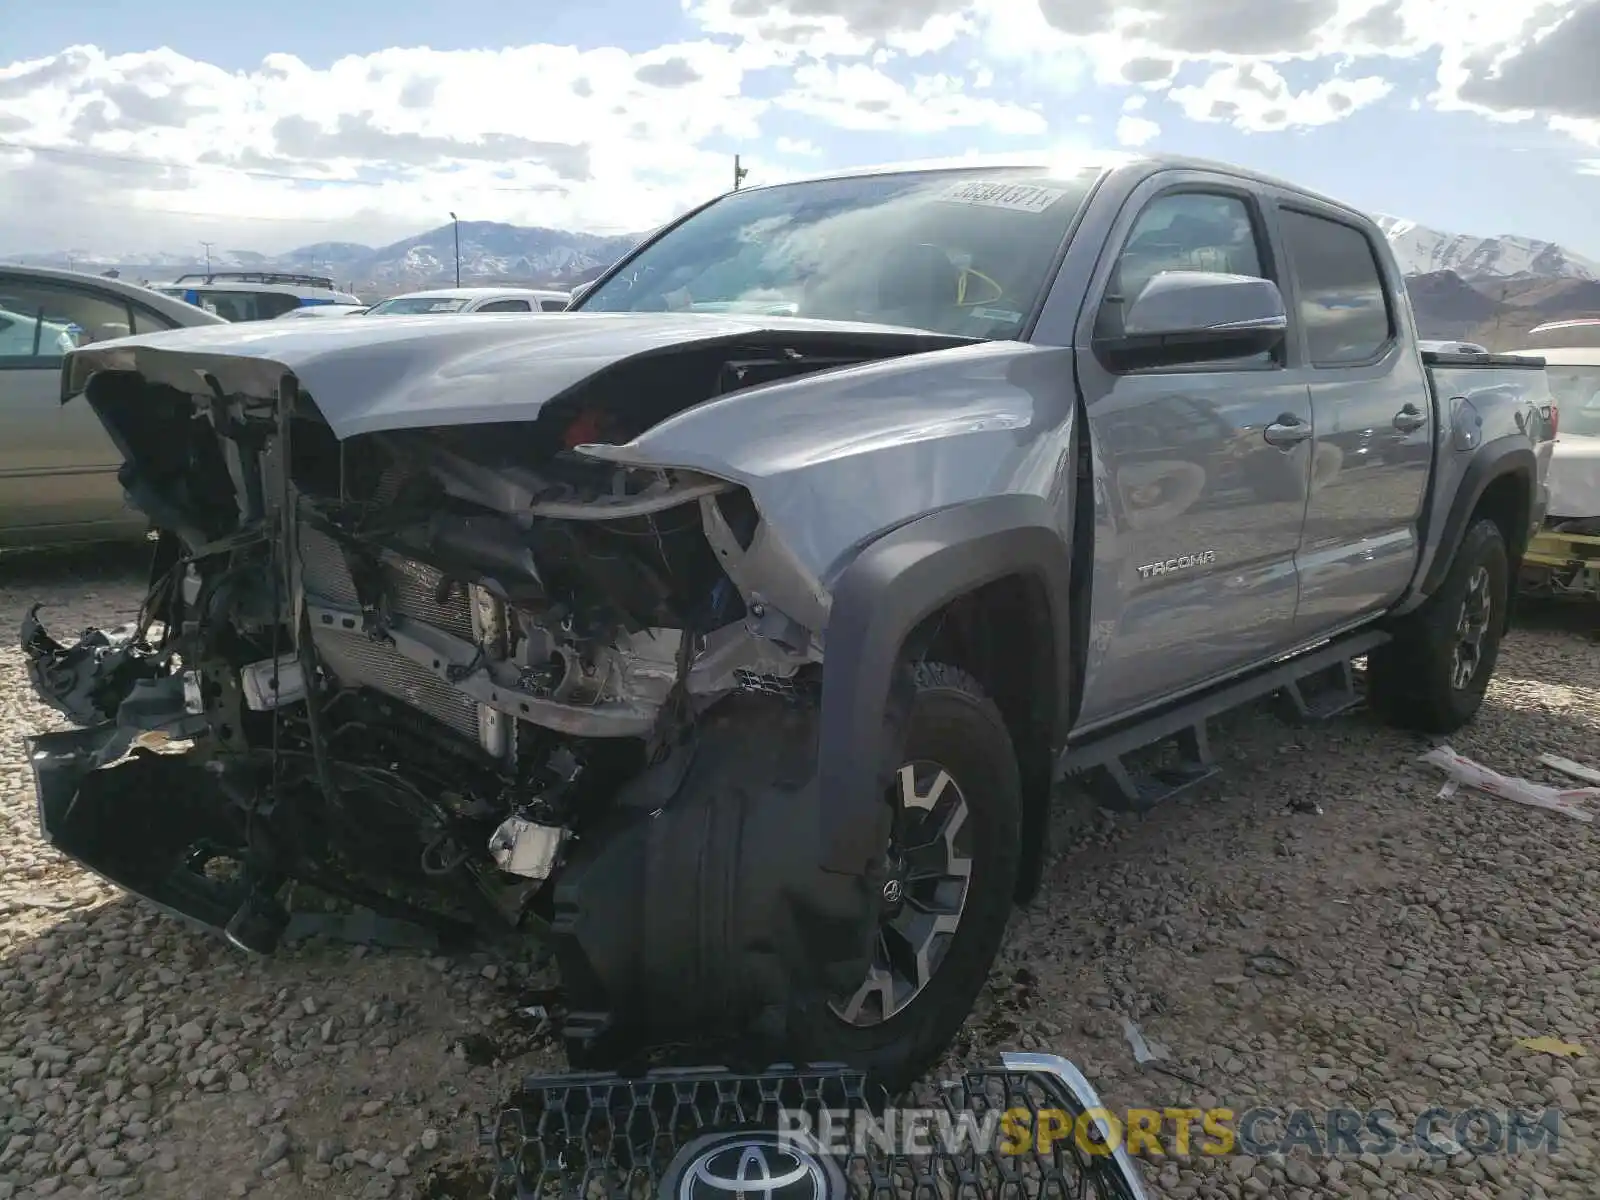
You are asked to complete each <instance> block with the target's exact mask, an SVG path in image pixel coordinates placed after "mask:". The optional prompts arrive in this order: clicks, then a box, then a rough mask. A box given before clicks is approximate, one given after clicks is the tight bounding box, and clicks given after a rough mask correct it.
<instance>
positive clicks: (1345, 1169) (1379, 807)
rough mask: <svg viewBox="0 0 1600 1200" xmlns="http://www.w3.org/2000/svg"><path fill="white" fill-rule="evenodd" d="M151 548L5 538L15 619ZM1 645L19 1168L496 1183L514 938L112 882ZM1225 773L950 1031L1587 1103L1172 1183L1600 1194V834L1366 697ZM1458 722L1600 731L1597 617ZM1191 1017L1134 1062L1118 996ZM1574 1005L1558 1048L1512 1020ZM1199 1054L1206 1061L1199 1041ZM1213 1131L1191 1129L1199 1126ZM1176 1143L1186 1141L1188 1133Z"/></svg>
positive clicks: (518, 1062)
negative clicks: (256, 946)
mask: <svg viewBox="0 0 1600 1200" xmlns="http://www.w3.org/2000/svg"><path fill="white" fill-rule="evenodd" d="M138 566H139V557H138V556H136V555H133V554H131V553H124V552H119V551H111V552H103V551H96V552H93V553H82V552H80V553H74V554H65V555H50V556H37V557H30V558H14V557H8V558H5V559H3V560H0V629H3V630H15V629H16V627H17V622H18V621H19V620H20V619H21V616H22V613H23V611H24V609H25V607H26V604H27V602H28V601H29V600H30V599H32V598H34V597H39V598H43V599H46V600H48V601H50V602H51V603H52V604H53V605H54V606H55V607H53V608H52V610H51V611H50V613H49V614H48V615H49V616H50V617H51V618H52V619H53V620H54V621H55V622H56V623H57V624H58V625H59V626H60V627H61V628H62V629H68V630H70V629H74V628H76V627H80V626H82V625H86V624H90V623H106V622H120V621H123V620H126V619H128V617H129V616H131V614H132V613H133V611H134V609H135V608H136V606H137V603H138V600H139V598H140V592H141V589H140V588H139V587H138V585H137V583H136V578H137V572H138ZM4 637H5V643H4V644H3V645H0V839H3V844H4V847H5V848H4V851H3V853H0V1200H17V1198H20V1197H32V1196H36V1195H37V1196H45V1195H53V1196H56V1197H88V1196H103V1195H104V1196H116V1195H130V1194H142V1195H151V1196H161V1197H169V1196H170V1197H182V1198H188V1197H207V1198H210V1197H217V1196H230V1195H233V1196H241V1195H245V1194H249V1195H251V1196H256V1197H262V1198H267V1200H273V1198H279V1197H282V1198H287V1197H293V1196H312V1197H315V1196H339V1197H377V1196H385V1197H387V1196H392V1197H397V1198H398V1197H407V1196H410V1197H419V1198H420V1197H445V1196H456V1195H462V1196H464V1195H469V1194H473V1193H472V1192H471V1191H470V1190H469V1188H468V1185H467V1175H468V1172H467V1170H466V1168H465V1167H464V1166H463V1165H462V1164H463V1163H465V1162H467V1161H470V1160H471V1159H472V1158H473V1156H474V1153H475V1151H474V1147H473V1140H474V1137H475V1128H474V1124H473V1118H474V1114H478V1113H484V1114H487V1113H490V1112H492V1111H493V1109H494V1107H495V1105H496V1103H497V1101H499V1100H500V1099H501V1098H502V1097H503V1096H504V1095H505V1094H506V1093H507V1091H509V1089H510V1087H511V1086H512V1084H513V1083H514V1081H515V1080H516V1079H517V1078H519V1077H520V1076H521V1075H523V1074H524V1073H526V1072H527V1071H529V1070H535V1069H541V1068H548V1067H556V1066H559V1059H558V1058H557V1056H556V1055H555V1054H554V1052H553V1051H552V1049H551V1048H550V1046H549V1045H548V1044H547V1043H546V1042H544V1041H543V1040H542V1039H541V1035H540V1034H539V1033H538V1032H537V1031H536V1030H532V1029H530V1028H528V1026H527V1025H526V1024H525V1023H522V1022H521V1021H520V1019H519V1018H518V1017H517V1015H516V1012H517V1009H518V1007H519V1001H520V1000H525V999H526V993H527V989H528V988H530V987H532V986H533V985H534V984H536V983H538V982H539V981H538V980H537V979H534V978H532V977H530V976H529V975H528V974H526V972H525V971H524V970H523V968H522V967H521V965H520V964H518V963H508V962H497V961H492V960H491V959H490V958H488V957H487V956H477V957H467V958H459V959H450V960H445V959H437V958H429V957H427V956H424V955H419V954H414V953H402V952H395V951H378V950H363V949H361V948H352V947H348V946H339V945H333V944H327V943H309V944H306V945H304V946H301V947H298V948H294V949H290V950H288V951H285V952H284V953H281V954H280V955H278V956H276V957H275V958H274V959H272V960H270V961H265V962H254V961H249V960H246V959H245V958H244V957H243V956H241V955H239V954H238V953H236V952H234V951H232V950H230V949H229V948H227V947H226V946H225V945H224V944H223V943H221V942H220V941H219V940H217V939H214V938H210V937H207V936H203V935H199V934H196V933H193V932H190V931H189V930H188V929H186V928H184V927H182V926H179V925H178V924H176V923H175V922H173V921H170V920H168V919H166V918H165V917H162V916H160V915H157V914H155V913H153V912H151V911H149V910H147V909H146V908H145V907H144V906H143V905H141V904H140V903H138V902H136V901H133V900H130V899H128V898H127V897H125V896H122V895H120V894H118V893H116V892H115V891H113V890H112V889H110V888H108V887H106V886H103V885H102V884H100V883H99V882H98V881H97V880H95V879H93V878H91V877H90V876H88V875H86V874H85V873H83V872H82V871H80V870H79V869H77V868H76V867H74V866H72V865H71V864H69V863H67V862H65V861H64V860H62V859H61V858H59V857H58V856H57V855H56V854H54V853H53V852H52V851H50V850H48V849H47V848H45V847H44V846H43V845H42V844H41V843H40V842H39V840H38V839H37V836H36V834H35V817H34V811H33V791H32V782H31V778H30V776H29V773H28V770H27V767H26V764H25V761H24V758H23V754H22V747H21V738H22V737H23V736H25V735H26V734H28V733H30V732H35V731H38V730H41V729H44V728H48V727H52V726H54V725H56V724H57V723H58V722H57V721H56V718H55V714H53V713H52V712H50V711H49V710H47V709H45V708H43V707H42V706H40V705H38V704H36V703H35V702H34V701H33V699H32V697H31V695H30V694H29V692H28V689H27V686H26V683H25V681H24V678H23V674H22V671H21V668H20V664H19V660H18V655H17V653H16V651H15V650H14V649H13V646H12V642H13V638H14V634H11V633H6V634H5V635H4ZM1213 740H1214V744H1215V745H1216V746H1218V747H1219V748H1220V749H1221V751H1222V753H1223V754H1224V755H1225V756H1226V757H1227V759H1228V770H1227V772H1226V774H1225V776H1224V778H1223V780H1222V782H1221V783H1220V784H1216V785H1212V786H1211V787H1209V788H1208V789H1207V790H1204V791H1202V792H1200V793H1199V794H1197V795H1195V796H1193V797H1191V798H1189V799H1186V800H1184V801H1181V802H1178V803H1175V804H1173V805H1169V806H1167V807H1166V808H1164V809H1161V810H1158V811H1157V812H1155V813H1153V814H1151V815H1150V816H1148V817H1145V818H1142V819H1138V818H1129V817H1117V818H1113V817H1111V816H1110V815H1108V814H1099V815H1097V816H1095V817H1093V818H1092V819H1090V820H1088V821H1086V822H1083V823H1080V824H1079V825H1078V826H1077V827H1076V828H1075V829H1074V830H1073V831H1072V832H1070V833H1068V834H1066V835H1064V836H1062V837H1061V838H1060V839H1059V844H1058V846H1057V851H1056V853H1055V855H1054V856H1053V858H1052V862H1051V865H1050V868H1049V871H1048V879H1047V885H1046V888H1047V890H1046V900H1045V902H1044V903H1043V904H1041V905H1040V906H1039V907H1038V908H1036V909H1035V910H1033V911H1030V912H1027V913H1019V914H1018V916H1017V917H1016V919H1015V920H1014V922H1013V925H1012V931H1011V936H1010V939H1009V943H1008V945H1007V947H1006V949H1005V951H1004V952H1003V955H1002V959H1001V962H1000V964H999V966H998V967H997V969H996V972H995V974H994V977H993V980H992V983H991V986H990V989H989V991H988V994H987V995H986V996H985V997H984V998H983V1000H982V1002H981V1003H980V1005H979V1007H978V1009H977V1011H975V1012H974V1014H973V1016H972V1018H971V1020H970V1021H969V1022H968V1025H967V1029H966V1031H965V1032H964V1033H963V1035H962V1037H961V1039H960V1040H959V1042H958V1044H957V1045H956V1046H955V1047H954V1048H953V1049H952V1051H951V1059H950V1064H949V1065H951V1066H954V1065H956V1064H957V1063H959V1062H962V1061H972V1060H977V1059H992V1057H993V1056H994V1054H995V1053H997V1052H998V1051H999V1050H1001V1049H1015V1048H1019V1047H1021V1048H1033V1049H1049V1050H1053V1051H1056V1052H1059V1053H1062V1054H1065V1055H1066V1056H1067V1057H1069V1058H1071V1059H1072V1060H1073V1061H1074V1062H1076V1063H1077V1064H1078V1065H1079V1066H1080V1067H1081V1068H1082V1069H1083V1070H1084V1071H1085V1073H1086V1074H1087V1075H1088V1077H1089V1078H1090V1079H1091V1080H1093V1081H1094V1082H1095V1083H1096V1085H1097V1086H1098V1087H1099V1088H1100V1090H1101V1093H1102V1095H1103V1097H1104V1098H1105V1099H1106V1101H1107V1102H1108V1104H1109V1105H1110V1106H1111V1107H1112V1108H1113V1109H1118V1108H1122V1107H1125V1106H1148V1107H1155V1108H1167V1107H1188V1106H1194V1107H1212V1106H1215V1105H1217V1104H1223V1105H1227V1106H1230V1107H1233V1108H1234V1109H1235V1110H1236V1111H1243V1110H1244V1109H1247V1108H1249V1107H1251V1105H1252V1104H1255V1103H1265V1104H1274V1105H1277V1106H1280V1107H1294V1106H1304V1107H1316V1106H1325V1107H1346V1108H1356V1109H1368V1108H1387V1109H1389V1110H1390V1111H1392V1112H1395V1113H1397V1114H1398V1115H1399V1117H1400V1118H1401V1121H1400V1124H1401V1126H1402V1127H1405V1128H1409V1125H1410V1123H1411V1121H1412V1120H1413V1119H1414V1118H1415V1116H1416V1114H1418V1113H1420V1112H1422V1111H1424V1110H1426V1109H1428V1108H1429V1107H1431V1106H1434V1105H1438V1106H1441V1107H1444V1108H1448V1109H1452V1110H1456V1111H1459V1110H1461V1109H1465V1108H1468V1107H1472V1106H1484V1107H1489V1108H1494V1109H1502V1110H1503V1109H1506V1108H1510V1107H1515V1106H1521V1107H1523V1108H1528V1109H1533V1110H1536V1111H1537V1110H1540V1109H1543V1108H1544V1107H1545V1106H1546V1105H1558V1106H1560V1107H1561V1108H1562V1109H1563V1110H1564V1113H1565V1118H1564V1124H1563V1127H1562V1132H1563V1139H1562V1141H1561V1144H1560V1149H1559V1150H1558V1151H1557V1152H1555V1153H1539V1154H1534V1155H1529V1156H1525V1157H1521V1158H1514V1159H1509V1160H1508V1159H1504V1158H1497V1157H1492V1156H1486V1157H1482V1158H1474V1157H1472V1156H1471V1155H1470V1154H1467V1153H1462V1154H1459V1155H1457V1156H1456V1157H1454V1158H1450V1159H1438V1160H1437V1161H1435V1160H1433V1159H1430V1158H1423V1157H1417V1156H1410V1157H1406V1156H1400V1157H1391V1158H1389V1159H1384V1160H1380V1159H1378V1158H1373V1157H1370V1156H1369V1157H1368V1158H1366V1159H1356V1158H1353V1157H1347V1158H1340V1159H1332V1160H1323V1161H1318V1162H1302V1161H1300V1160H1299V1159H1298V1158H1295V1157H1291V1158H1289V1159H1287V1160H1284V1159H1275V1158H1272V1157H1267V1158H1263V1159H1262V1160H1260V1161H1256V1160H1254V1159H1251V1158H1247V1157H1244V1156H1242V1155H1233V1156H1228V1157H1221V1158H1210V1157H1205V1156H1199V1155H1195V1156H1191V1157H1185V1158H1167V1159H1150V1160H1147V1161H1146V1163H1145V1169H1146V1171H1147V1176H1148V1178H1149V1180H1150V1181H1151V1184H1152V1191H1153V1193H1154V1195H1156V1196H1161V1197H1172V1198H1177V1197H1193V1196H1230V1197H1240V1196H1257V1195H1260V1196H1274V1197H1277V1196H1285V1197H1292V1198H1294V1200H1299V1198H1301V1197H1310V1196H1323V1195H1348V1196H1370V1197H1374V1198H1377V1200H1383V1198H1385V1197H1396V1198H1398V1197H1403V1196H1416V1197H1430V1196H1469V1197H1489V1196H1540V1195H1548V1196H1552V1197H1555V1196H1570V1197H1594V1196H1597V1195H1600V1144H1597V1142H1596V1139H1595V1130H1596V1122H1597V1121H1600V916H1597V914H1600V838H1597V836H1596V834H1595V832H1594V831H1593V830H1592V828H1591V827H1589V826H1585V825H1583V824H1580V823H1578V822H1576V821H1573V820H1571V819H1570V818H1567V817H1564V816H1560V815H1556V814H1551V813H1546V812H1542V811H1538V810H1533V809H1527V808H1521V807H1518V806H1515V805H1512V804H1509V803H1506V802H1504V801H1498V800H1492V799H1488V798H1486V797H1483V796H1479V795H1475V794H1471V793H1465V792H1463V793H1459V794H1457V795H1455V796H1452V797H1440V796H1439V794H1438V793H1439V790H1440V785H1441V782H1442V778H1441V776H1439V774H1438V773H1437V772H1436V771H1435V770H1434V769H1433V768H1432V767H1429V766H1425V765H1422V764H1418V763H1416V762H1415V759H1416V756H1417V754H1418V753H1419V752H1420V751H1421V750H1422V749H1424V748H1425V745H1424V743H1422V742H1421V741H1419V740H1417V739H1413V738H1408V737H1405V736H1401V735H1399V734H1395V733H1392V732H1390V731H1388V730H1385V729H1382V728H1380V727H1378V726H1377V725H1376V724H1375V723H1374V722H1372V721H1371V720H1370V719H1369V718H1367V717H1365V716H1363V715H1360V714H1357V715H1353V716H1348V717H1344V718H1341V719H1338V720H1336V721H1334V722H1331V723H1328V724H1326V725H1322V726H1318V727H1315V728H1311V729H1297V728H1293V727H1290V726H1287V725H1284V724H1283V723H1281V722H1279V721H1277V720H1276V719H1274V718H1273V717H1272V716H1270V715H1267V714H1263V713H1243V714H1238V715H1236V716H1234V717H1231V718H1229V719H1227V720H1226V721H1225V722H1223V723H1222V724H1221V727H1220V728H1219V729H1218V730H1217V732H1216V734H1215V736H1214V739H1213ZM1454 744H1455V746H1456V748H1457V749H1458V750H1460V751H1462V752H1463V753H1466V754H1468V755H1471V756H1472V757H1475V758H1477V759H1478V760H1479V761H1481V762H1484V763H1486V764H1489V765H1492V766H1495V767H1497V768H1499V769H1501V770H1504V771H1506V772H1508V773H1512V774H1523V775H1527V776H1529V777H1530V778H1537V779H1543V780H1545V781H1546V782H1562V781H1561V780H1559V779H1558V778H1555V777H1552V776H1549V775H1548V774H1541V773H1540V768H1539V767H1538V766H1537V764H1536V762H1535V759H1536V757H1537V755H1538V753H1539V752H1540V751H1550V752H1554V753H1558V754H1563V755H1566V756H1567V757H1569V758H1575V759H1579V760H1580V761H1587V762H1590V763H1596V762H1597V761H1600V643H1597V642H1595V641H1593V640H1590V639H1588V638H1586V637H1584V636H1583V635H1582V632H1581V631H1579V629H1578V628H1577V627H1576V625H1575V624H1574V622H1573V620H1572V619H1571V618H1570V617H1566V618H1563V617H1560V616H1551V615H1549V614H1534V615H1533V617H1532V618H1530V621H1529V627H1528V628H1524V629H1521V630H1519V631H1518V632H1517V633H1516V634H1515V635H1514V636H1513V637H1512V638H1511V639H1510V640H1509V641H1508V642H1507V644H1506V647H1505V650H1504V652H1503V654H1502V657H1501V663H1500V669H1499V673H1498V679H1497V681H1496V683H1495V685H1494V687H1493V689H1492V691H1491V693H1490V698H1489V702H1488V704H1487V705H1486V707H1485V709H1484V711H1483V713H1482V715H1481V716H1480V718H1479V720H1478V721H1477V722H1476V723H1475V724H1474V725H1473V726H1472V727H1471V728H1470V729H1468V730H1465V731H1463V732H1462V733H1461V734H1460V735H1459V736H1458V737H1457V738H1456V739H1455V740H1454ZM1123 1017H1128V1018H1131V1019H1133V1020H1134V1021H1136V1022H1137V1023H1138V1025H1139V1027H1140V1029H1142V1031H1143V1032H1144V1034H1145V1036H1146V1037H1147V1038H1149V1039H1150V1040H1151V1041H1152V1042H1156V1043H1159V1044H1161V1045H1163V1046H1165V1047H1166V1048H1167V1050H1168V1052H1169V1057H1168V1058H1167V1059H1166V1060H1165V1061H1164V1062H1163V1063H1160V1064H1157V1065H1158V1066H1159V1067H1162V1068H1165V1069H1164V1070H1154V1069H1152V1068H1150V1067H1140V1066H1138V1065H1137V1064H1136V1063H1135V1061H1134V1059H1133V1056H1132V1054H1131V1052H1130V1049H1129V1046H1128V1043H1127V1041H1126V1040H1125V1038H1124V1036H1123V1025H1122V1020H1121V1018H1123ZM1544 1035H1551V1036H1554V1037H1557V1038H1559V1039H1562V1040H1563V1041H1566V1042H1573V1043H1578V1044H1580V1045H1583V1046H1585V1047H1587V1049H1588V1054H1587V1056H1584V1057H1557V1056H1554V1055H1551V1054H1543V1053H1534V1052H1531V1051H1529V1050H1526V1049H1523V1048H1521V1047H1519V1046H1518V1039H1522V1038H1527V1037H1533V1036H1544ZM1180 1076H1181V1077H1183V1078H1179V1077H1180ZM1197 1140H1198V1135H1197ZM1168 1148H1169V1149H1171V1143H1170V1141H1169V1142H1168Z"/></svg>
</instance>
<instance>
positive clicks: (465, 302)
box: [367, 287, 572, 317]
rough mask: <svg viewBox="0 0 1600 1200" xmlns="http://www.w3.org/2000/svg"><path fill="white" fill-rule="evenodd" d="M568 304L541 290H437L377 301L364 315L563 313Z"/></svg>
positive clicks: (563, 296)
mask: <svg viewBox="0 0 1600 1200" xmlns="http://www.w3.org/2000/svg"><path fill="white" fill-rule="evenodd" d="M571 302H572V295H571V293H569V292H554V291H547V290H545V289H543V288H520V287H504V288H495V287H467V288H437V289H434V290H432V291H426V292H407V293H406V294H405V295H403V296H391V297H389V299H387V300H380V301H378V303H376V304H374V305H373V306H372V307H371V308H369V309H367V315H368V316H369V317H401V316H419V315H421V314H424V313H497V312H565V311H566V308H567V305H568V304H570V303H571Z"/></svg>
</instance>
